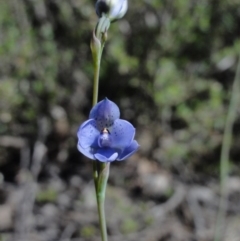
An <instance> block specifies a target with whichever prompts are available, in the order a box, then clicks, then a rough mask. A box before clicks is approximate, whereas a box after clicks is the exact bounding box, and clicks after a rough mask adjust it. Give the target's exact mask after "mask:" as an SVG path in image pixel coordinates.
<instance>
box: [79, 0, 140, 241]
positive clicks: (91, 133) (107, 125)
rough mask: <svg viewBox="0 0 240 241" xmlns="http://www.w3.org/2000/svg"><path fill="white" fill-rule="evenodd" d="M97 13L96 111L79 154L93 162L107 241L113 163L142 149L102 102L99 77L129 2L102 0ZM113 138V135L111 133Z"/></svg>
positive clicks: (94, 52)
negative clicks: (115, 24) (111, 32)
mask: <svg viewBox="0 0 240 241" xmlns="http://www.w3.org/2000/svg"><path fill="white" fill-rule="evenodd" d="M95 8H96V13H97V15H98V16H99V20H98V23H97V25H96V27H95V29H94V31H93V35H92V39H91V43H90V48H91V52H92V57H93V67H94V79H93V101H92V104H93V108H92V110H91V112H90V116H89V120H87V121H85V122H84V123H83V124H82V125H81V126H80V128H79V130H78V133H77V135H78V150H79V151H80V152H81V153H82V154H83V155H85V156H87V157H88V158H90V159H92V160H94V161H93V178H94V184H95V192H96V199H97V206H98V216H99V224H100V230H101V237H102V241H107V240H108V237H107V226H106V218H105V211H104V202H105V194H106V187H107V181H108V176H109V169H110V162H112V161H116V160H118V161H122V160H124V159H126V158H127V157H129V156H130V155H132V154H133V153H134V152H136V151H137V149H138V147H139V145H138V143H137V141H135V140H134V135H135V128H134V127H133V126H132V125H131V124H130V123H129V122H127V121H125V120H121V119H119V117H120V111H119V108H118V106H117V105H116V104H115V103H114V102H112V101H109V100H108V99H107V98H105V100H102V101H101V102H99V103H97V102H98V90H99V74H100V65H101V57H102V52H103V48H104V44H105V42H106V40H107V31H108V29H109V27H110V23H111V22H112V21H114V20H117V19H119V18H121V17H122V16H123V15H124V14H125V13H126V11H127V0H121V1H115V0H98V1H97V3H96V5H95ZM110 129H111V131H112V133H114V134H112V135H111V131H110Z"/></svg>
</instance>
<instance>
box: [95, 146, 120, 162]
mask: <svg viewBox="0 0 240 241" xmlns="http://www.w3.org/2000/svg"><path fill="white" fill-rule="evenodd" d="M94 157H95V158H96V159H97V160H98V161H100V162H112V161H115V160H116V159H117V157H118V153H117V152H116V151H115V150H113V149H112V148H101V149H98V150H97V153H95V154H94Z"/></svg>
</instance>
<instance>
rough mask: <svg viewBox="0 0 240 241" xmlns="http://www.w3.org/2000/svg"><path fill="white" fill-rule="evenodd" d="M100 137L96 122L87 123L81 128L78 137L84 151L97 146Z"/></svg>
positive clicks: (89, 121)
mask: <svg viewBox="0 0 240 241" xmlns="http://www.w3.org/2000/svg"><path fill="white" fill-rule="evenodd" d="M99 135H100V132H99V131H98V129H97V126H96V121H95V120H92V119H90V120H88V121H85V122H84V123H83V124H82V125H81V126H80V128H79V130H78V133H77V136H78V145H80V146H81V147H82V148H83V149H86V148H88V147H90V146H91V147H93V146H97V139H98V136H99Z"/></svg>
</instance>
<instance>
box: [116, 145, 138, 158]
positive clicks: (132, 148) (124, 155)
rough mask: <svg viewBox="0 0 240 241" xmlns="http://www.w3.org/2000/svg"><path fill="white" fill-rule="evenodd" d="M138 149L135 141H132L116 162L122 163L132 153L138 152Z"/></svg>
mask: <svg viewBox="0 0 240 241" xmlns="http://www.w3.org/2000/svg"><path fill="white" fill-rule="evenodd" d="M138 148H139V145H138V143H137V141H135V140H134V141H132V143H131V145H130V146H128V147H127V148H125V149H124V150H123V152H122V153H121V155H120V156H119V158H118V159H117V160H118V161H122V160H125V159H127V158H128V157H130V156H131V155H132V154H133V153H135V152H136V151H137V150H138Z"/></svg>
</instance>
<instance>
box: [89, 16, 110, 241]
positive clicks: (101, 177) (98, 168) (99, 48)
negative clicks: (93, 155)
mask: <svg viewBox="0 0 240 241" xmlns="http://www.w3.org/2000/svg"><path fill="white" fill-rule="evenodd" d="M109 26H110V22H109V19H108V18H105V17H102V18H100V19H99V21H98V24H97V26H96V29H95V31H94V33H93V39H92V42H91V50H92V54H93V64H94V79H93V106H94V105H96V104H97V102H98V89H99V73H100V64H101V57H102V52H103V48H104V44H105V41H106V38H107V30H108V28H109ZM109 167H110V164H109V163H107V164H105V163H100V162H99V161H97V160H96V161H93V178H94V184H95V191H96V198H97V206H98V216H99V224H100V230H101V237H102V241H107V226H106V218H105V210H104V201H105V193H106V186H107V180H108V176H109Z"/></svg>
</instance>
